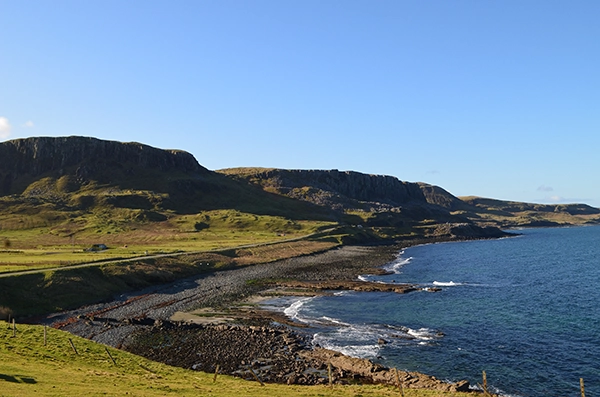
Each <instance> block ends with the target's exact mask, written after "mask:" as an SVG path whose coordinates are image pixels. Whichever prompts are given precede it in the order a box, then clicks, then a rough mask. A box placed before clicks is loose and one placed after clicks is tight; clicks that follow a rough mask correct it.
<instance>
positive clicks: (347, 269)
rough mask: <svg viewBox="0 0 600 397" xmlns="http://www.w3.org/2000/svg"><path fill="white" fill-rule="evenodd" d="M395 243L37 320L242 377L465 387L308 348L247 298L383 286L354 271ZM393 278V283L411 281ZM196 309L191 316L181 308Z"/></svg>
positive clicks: (214, 277)
mask: <svg viewBox="0 0 600 397" xmlns="http://www.w3.org/2000/svg"><path fill="white" fill-rule="evenodd" d="M401 248H403V247H402V246H399V245H385V246H344V247H340V248H337V249H334V250H330V251H326V252H323V253H319V254H315V255H308V256H302V257H296V258H290V259H285V260H281V261H276V262H271V263H265V264H259V265H253V266H248V267H242V268H237V269H231V270H223V271H215V272H213V273H208V274H204V275H201V276H195V277H190V278H186V279H183V280H179V281H176V282H173V283H170V284H166V285H162V286H158V287H156V286H155V287H152V288H148V289H146V290H143V291H139V292H137V293H131V294H124V295H121V296H119V297H117V298H116V299H114V300H113V301H110V302H105V303H102V304H97V305H90V306H86V307H83V308H80V309H77V310H72V311H68V312H64V313H59V314H55V315H52V316H48V317H47V318H46V319H45V321H44V322H45V323H46V324H51V325H53V326H54V327H56V328H60V329H63V330H66V331H69V332H71V333H73V334H77V335H79V336H83V337H86V338H89V339H92V340H95V341H97V342H100V343H104V344H107V345H111V346H115V347H120V348H124V349H126V350H130V351H132V352H135V353H137V354H140V355H144V356H147V357H149V358H152V359H155V360H157V361H162V362H165V363H168V364H171V365H176V366H181V367H186V368H191V369H196V370H203V371H208V372H213V371H215V370H216V368H217V365H218V366H219V368H220V369H219V371H220V373H228V374H231V375H234V376H240V377H244V378H248V379H255V380H256V379H260V380H262V381H269V382H281V383H290V384H317V383H324V382H328V381H329V379H331V381H332V382H338V383H351V382H365V383H370V382H383V383H391V384H395V383H398V382H401V383H403V384H404V385H405V387H416V388H434V389H438V390H459V391H467V390H468V386H469V385H468V382H465V381H462V382H458V383H456V384H448V383H445V382H442V381H439V380H437V379H435V378H433V377H430V376H426V375H422V374H416V373H410V374H408V373H405V372H402V371H400V372H399V373H398V374H397V375H396V372H393V371H392V370H390V369H387V368H384V367H382V366H380V365H378V364H374V363H372V362H370V361H369V360H361V359H355V358H350V357H346V356H343V355H341V354H340V353H337V352H331V351H327V350H325V349H320V348H313V347H312V346H311V344H310V343H309V341H308V340H307V339H306V336H305V334H304V333H298V332H296V331H294V330H293V329H292V328H289V327H284V326H281V325H273V321H276V322H277V323H279V324H283V323H286V321H287V320H286V319H285V318H282V317H283V316H281V315H279V316H277V314H274V313H268V312H265V311H261V310H259V309H258V308H257V307H256V306H252V305H248V302H249V301H248V299H249V298H251V297H253V296H257V295H260V294H261V293H263V294H264V293H265V292H267V293H268V294H273V293H282V294H315V293H326V291H327V290H329V289H357V288H358V289H360V288H365V290H368V289H371V288H390V287H389V286H386V285H381V284H380V285H375V284H377V283H363V282H357V281H356V279H357V277H358V276H359V275H361V274H368V273H372V272H374V271H377V270H375V269H379V268H380V267H381V266H383V265H384V264H386V263H389V262H390V261H392V260H393V259H395V257H396V255H397V253H398V252H399V251H400V249H401ZM393 288H394V289H395V290H394V291H395V292H398V293H406V292H410V291H411V290H414V289H415V287H414V286H398V285H394V286H393ZM317 290H318V291H320V292H317ZM250 302H251V300H250ZM240 303H242V304H241V305H240ZM244 303H245V304H244ZM194 310H195V311H196V315H195V316H189V315H186V313H189V312H190V311H194ZM181 320H186V321H181ZM214 323H221V324H214ZM223 323H224V324H223ZM292 325H296V324H292ZM330 366H331V370H330ZM330 374H331V375H330Z"/></svg>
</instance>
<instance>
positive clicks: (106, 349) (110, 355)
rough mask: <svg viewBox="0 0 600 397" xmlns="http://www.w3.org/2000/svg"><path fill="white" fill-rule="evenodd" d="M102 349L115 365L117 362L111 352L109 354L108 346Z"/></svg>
mask: <svg viewBox="0 0 600 397" xmlns="http://www.w3.org/2000/svg"><path fill="white" fill-rule="evenodd" d="M104 350H105V351H106V354H108V357H110V359H111V361H112V362H113V364H114V365H117V362H116V361H115V359H114V358H113V356H112V354H110V352H109V351H108V348H107V347H105V348H104Z"/></svg>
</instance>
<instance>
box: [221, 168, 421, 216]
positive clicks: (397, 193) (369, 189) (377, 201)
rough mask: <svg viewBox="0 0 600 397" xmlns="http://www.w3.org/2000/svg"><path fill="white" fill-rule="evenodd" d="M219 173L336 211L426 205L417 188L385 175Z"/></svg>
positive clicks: (267, 171)
mask: <svg viewBox="0 0 600 397" xmlns="http://www.w3.org/2000/svg"><path fill="white" fill-rule="evenodd" d="M222 172H224V173H226V174H230V175H236V176H237V177H241V178H244V179H246V180H248V181H250V182H252V183H254V184H258V185H261V186H262V187H263V188H264V189H267V190H271V191H276V192H277V193H280V194H284V195H286V196H289V197H293V198H297V199H301V200H305V201H310V202H313V203H315V204H319V205H328V206H332V207H334V208H336V207H337V208H338V209H342V208H345V209H348V208H350V207H360V205H359V203H370V204H372V205H375V206H383V207H398V206H402V205H406V204H427V200H426V199H425V196H424V195H423V192H422V191H421V189H420V187H419V185H418V184H416V183H409V182H403V181H401V180H399V179H398V178H395V177H392V176H386V175H369V174H362V173H359V172H353V171H338V170H283V169H231V170H223V171H222Z"/></svg>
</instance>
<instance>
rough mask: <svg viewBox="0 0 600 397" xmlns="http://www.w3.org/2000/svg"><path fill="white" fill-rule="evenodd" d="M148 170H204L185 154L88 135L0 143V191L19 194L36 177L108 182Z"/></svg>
mask: <svg viewBox="0 0 600 397" xmlns="http://www.w3.org/2000/svg"><path fill="white" fill-rule="evenodd" d="M149 172H180V173H188V174H191V173H195V174H206V173H209V172H210V171H208V170H207V169H206V168H204V167H202V166H201V165H200V164H198V162H197V161H196V159H195V158H194V157H193V156H192V155H191V154H189V153H187V152H184V151H175V150H161V149H156V148H153V147H151V146H147V145H142V144H140V143H121V142H115V141H104V140H100V139H96V138H88V137H60V138H50V137H42V138H27V139H17V140H12V141H8V142H3V143H0V195H7V194H18V193H21V192H22V191H23V190H24V189H25V188H26V187H27V185H28V184H29V183H31V182H32V181H34V180H36V179H39V178H42V177H54V178H59V177H61V176H65V175H69V176H73V177H75V178H77V179H78V180H80V181H85V180H90V179H93V180H97V181H100V182H109V181H114V180H118V179H123V178H126V177H127V176H128V175H129V176H130V177H135V176H139V175H143V174H148V173H149Z"/></svg>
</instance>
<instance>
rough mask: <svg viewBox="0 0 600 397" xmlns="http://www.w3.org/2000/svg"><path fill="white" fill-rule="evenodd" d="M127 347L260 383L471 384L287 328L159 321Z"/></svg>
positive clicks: (444, 387)
mask: <svg viewBox="0 0 600 397" xmlns="http://www.w3.org/2000/svg"><path fill="white" fill-rule="evenodd" d="M124 349H125V350H127V351H130V352H132V353H134V354H137V355H140V356H144V357H146V358H149V359H151V360H155V361H160V362H163V363H166V364H169V365H174V366H179V367H183V368H189V369H193V370H198V371H204V372H208V373H216V372H218V373H221V374H228V375H232V376H237V377H241V378H244V379H246V380H251V381H252V380H258V381H260V382H270V383H284V384H299V385H316V384H326V383H329V382H331V383H332V384H355V383H363V384H371V383H384V384H391V385H402V387H406V388H419V389H432V390H441V391H455V392H456V391H464V392H467V391H469V382H467V381H460V382H457V383H447V382H443V381H440V380H438V379H436V378H435V377H433V376H428V375H424V374H420V373H417V372H406V371H396V370H394V369H388V368H385V367H383V366H381V365H379V364H374V363H373V362H371V361H369V360H366V359H359V358H352V357H348V356H345V355H343V354H341V353H338V352H335V351H332V350H327V349H323V348H319V347H316V348H312V347H311V346H310V342H309V341H307V339H306V338H305V337H303V336H301V335H299V334H298V333H295V332H293V331H292V330H290V329H289V328H287V327H283V326H273V325H268V326H252V325H246V326H243V325H224V324H222V325H198V324H190V323H174V322H164V321H157V322H156V324H155V325H153V326H152V327H151V328H149V329H145V330H141V331H138V332H137V333H136V334H134V337H133V341H132V342H131V343H129V344H128V345H127V346H125V347H124Z"/></svg>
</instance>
